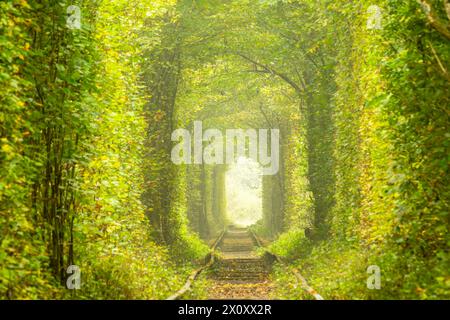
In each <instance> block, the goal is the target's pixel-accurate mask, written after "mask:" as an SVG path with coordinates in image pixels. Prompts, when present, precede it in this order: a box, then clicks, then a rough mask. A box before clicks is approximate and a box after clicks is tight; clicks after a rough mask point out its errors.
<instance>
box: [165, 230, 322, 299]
mask: <svg viewBox="0 0 450 320" xmlns="http://www.w3.org/2000/svg"><path fill="white" fill-rule="evenodd" d="M255 247H263V246H262V243H261V241H260V239H259V238H258V237H257V236H256V235H255V234H254V233H253V232H252V231H251V230H249V229H247V228H237V227H233V226H230V227H228V228H226V229H225V230H224V231H223V232H222V233H221V234H220V235H219V237H218V238H217V239H216V240H215V241H214V243H213V244H212V246H211V253H210V254H209V255H208V257H207V259H206V263H205V265H204V266H202V267H200V268H199V269H197V270H195V271H194V272H193V273H192V274H191V275H190V276H189V278H188V280H187V281H186V283H185V285H184V286H183V287H182V288H181V289H180V290H178V291H177V292H176V293H175V294H173V295H172V296H170V297H169V298H168V299H167V300H178V299H181V298H182V296H183V295H184V294H185V293H186V292H187V291H188V290H190V288H191V286H192V285H193V283H194V281H195V280H196V279H197V277H198V276H199V275H200V274H201V273H202V272H203V271H206V270H207V271H208V275H207V276H208V278H209V279H210V281H211V283H212V284H211V288H210V289H209V290H208V292H209V296H208V299H214V300H220V299H227V300H230V299H239V300H252V299H256V300H268V299H271V298H272V294H273V286H272V283H271V281H270V269H271V263H269V262H268V261H271V262H274V261H277V262H278V263H280V264H283V265H287V264H286V263H285V262H284V261H283V260H282V259H281V258H280V257H278V256H276V255H274V254H272V253H270V252H269V251H267V250H266V256H268V257H269V258H270V259H264V258H262V257H261V256H259V255H257V254H256V251H255ZM218 251H219V252H220V254H219V255H217V252H218ZM289 271H290V272H292V273H293V274H294V275H295V277H296V278H297V280H298V282H299V284H300V285H301V287H302V288H303V289H304V290H305V291H307V292H308V293H309V294H311V295H312V296H313V297H314V298H315V299H316V300H323V298H322V297H321V296H320V295H319V294H318V293H317V292H316V291H315V290H314V289H313V288H311V287H310V286H309V285H308V283H307V282H306V280H305V278H303V276H302V275H301V274H300V272H299V271H298V270H297V269H295V268H289Z"/></svg>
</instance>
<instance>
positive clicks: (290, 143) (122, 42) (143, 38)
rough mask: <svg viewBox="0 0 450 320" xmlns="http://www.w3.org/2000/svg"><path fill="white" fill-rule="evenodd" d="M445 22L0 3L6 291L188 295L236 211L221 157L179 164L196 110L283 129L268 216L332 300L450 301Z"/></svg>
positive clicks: (150, 5)
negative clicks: (179, 144) (180, 146)
mask: <svg viewBox="0 0 450 320" xmlns="http://www.w3.org/2000/svg"><path fill="white" fill-rule="evenodd" d="M71 5H76V6H78V7H79V8H80V12H81V13H82V15H81V28H80V29H77V28H69V27H68V22H67V21H68V7H69V6H71ZM371 5H372V6H373V5H376V6H378V8H380V10H381V12H382V19H381V21H380V28H375V29H371V28H368V20H369V21H370V20H371V19H374V18H376V15H375V16H374V15H373V11H369V12H368V9H369V6H371ZM372 9H373V8H372ZM71 14H73V13H71V12H69V15H71ZM449 35H450V4H449V2H448V1H447V0H428V1H425V0H421V1H404V0H403V1H402V0H389V1H387V0H386V1H384V0H377V1H375V0H374V1H372V2H371V3H368V2H367V1H362V0H356V1H355V0H354V1H329V0H319V1H317V0H314V1H312V0H260V1H250V0H227V1H219V0H208V1H197V0H194V1H191V0H189V1H188V0H171V1H167V0H165V1H162V0H161V1H159V0H158V1H154V0H113V1H89V2H86V1H67V0H62V1H53V0H51V1H38V0H6V1H2V2H0V88H1V89H2V94H1V96H0V108H1V109H0V110H1V112H0V169H1V170H0V236H1V245H0V246H1V249H0V279H1V281H0V296H1V297H2V298H4V299H37V298H83V299H106V298H108V299H110V298H112V299H114V298H118V299H123V298H126V299H161V298H165V297H167V296H168V295H170V294H171V293H173V292H174V291H175V290H177V289H179V287H180V286H181V285H182V284H183V282H184V280H185V279H186V277H187V275H188V274H189V272H190V271H192V268H193V267H194V266H195V265H196V264H198V263H201V262H202V258H203V257H204V256H205V255H206V254H207V253H208V248H207V243H209V242H210V240H211V239H214V238H215V236H216V235H217V234H218V233H219V232H220V231H221V230H222V229H223V227H224V225H226V224H227V223H229V222H232V221H230V216H233V215H230V214H227V212H226V208H227V206H226V200H227V199H226V194H227V193H226V190H225V188H226V181H225V180H226V171H227V170H228V169H229V167H228V166H227V165H225V164H215V165H211V164H195V165H181V166H177V165H175V164H174V163H172V161H171V150H172V148H173V146H174V143H175V142H174V141H172V133H173V131H174V130H175V129H177V128H186V129H189V130H191V131H192V130H193V126H194V121H202V124H203V130H206V129H217V130H221V131H224V130H225V129H230V128H243V129H249V128H268V129H270V128H276V129H279V130H280V137H281V140H280V170H279V171H278V173H277V174H275V175H272V176H264V177H263V178H262V192H261V193H262V194H261V201H262V214H263V219H262V220H261V221H259V222H258V224H257V226H255V227H254V229H255V230H257V231H258V232H259V233H261V234H263V235H264V236H265V237H267V238H270V239H271V240H273V241H274V242H273V244H272V245H271V247H270V248H271V250H272V251H274V252H275V253H277V254H279V255H281V256H284V257H286V258H287V259H288V260H289V261H290V262H291V263H292V266H294V267H298V268H299V269H300V270H301V272H302V274H303V275H304V276H305V278H307V279H308V282H309V283H310V285H311V286H312V287H314V288H315V289H316V290H317V291H318V292H320V293H321V294H322V295H323V296H324V297H325V298H327V299H440V298H441V299H442V298H450V296H449V286H450V276H449V273H448V270H449V266H450V264H449V254H448V248H449V244H450V239H449V230H448V228H449V212H450V208H449V187H448V185H449V184H450V181H449V172H448V171H449V168H448V165H449V158H448V155H449V151H450V150H449V138H450V135H449V133H448V124H449V106H450V102H449V93H448V92H449V90H448V88H449V81H450V76H449V73H448V68H449V65H450V44H449V41H450V37H449ZM70 265H77V266H79V267H80V268H81V270H82V289H81V290H67V289H66V288H65V285H66V280H67V277H68V276H69V274H68V273H67V268H68V266H70ZM371 265H377V266H379V267H380V269H381V275H382V288H381V290H369V289H368V288H367V286H366V280H367V277H368V276H369V275H368V274H367V271H366V270H367V268H368V267H369V266H371ZM274 276H275V279H276V283H277V286H278V293H279V296H280V297H282V298H286V299H298V298H308V296H307V295H306V294H305V293H304V292H303V291H302V289H301V288H300V287H298V286H296V285H295V281H296V280H295V279H293V278H291V277H290V276H289V274H288V273H287V272H286V270H285V269H279V270H277V271H276V272H275V275H274ZM205 285H206V283H204V282H203V283H199V285H198V286H196V290H195V291H194V292H193V293H191V294H190V296H189V297H192V298H198V297H204V296H205V291H204V286H205Z"/></svg>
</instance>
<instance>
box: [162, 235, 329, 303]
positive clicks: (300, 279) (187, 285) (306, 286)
mask: <svg viewBox="0 0 450 320" xmlns="http://www.w3.org/2000/svg"><path fill="white" fill-rule="evenodd" d="M227 232H228V227H226V228H224V230H223V231H222V232H221V233H220V235H219V236H218V237H217V239H216V240H215V241H214V243H213V244H212V245H211V247H210V250H211V251H210V253H209V254H208V255H207V256H206V258H205V264H204V265H203V266H201V267H200V268H198V269H196V270H194V271H193V272H192V273H191V274H190V276H189V277H188V279H187V281H186V283H185V284H184V285H183V287H182V288H181V289H180V290H178V291H177V292H176V293H174V294H173V295H171V296H170V297H168V298H167V299H166V300H179V299H181V297H182V296H183V295H184V294H185V293H186V292H187V291H189V290H190V289H191V287H192V285H193V283H194V281H195V280H196V279H197V277H198V276H199V275H200V274H201V273H202V272H203V271H204V270H206V269H208V268H210V267H211V266H212V265H213V264H214V263H215V262H216V255H215V250H216V249H217V247H218V246H219V245H220V244H221V242H222V240H223V239H224V236H225V234H226V233H227ZM248 232H249V234H250V237H251V238H252V239H253V240H254V243H255V244H256V245H257V246H258V247H261V248H264V251H265V254H266V255H267V256H268V257H270V260H271V261H272V262H273V261H276V262H278V263H279V264H281V265H283V266H285V267H289V266H288V263H287V262H285V261H284V260H283V259H282V258H281V257H279V256H278V255H276V254H274V253H272V252H270V251H269V250H267V249H266V248H265V247H264V245H263V243H262V241H261V240H260V239H259V238H258V236H257V235H256V234H255V233H254V232H253V231H252V230H251V229H248ZM289 270H291V271H292V273H293V274H294V276H295V277H296V279H297V281H298V282H299V284H300V285H301V287H302V289H303V290H305V291H306V292H307V293H309V294H310V295H312V296H313V297H314V298H315V299H316V300H324V299H323V297H322V296H321V295H320V294H319V293H317V291H316V290H314V288H312V287H311V286H310V285H309V284H308V282H307V281H306V279H305V278H304V277H303V276H302V275H301V273H300V272H299V271H298V269H296V268H293V267H289Z"/></svg>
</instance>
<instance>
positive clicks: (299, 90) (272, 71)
mask: <svg viewBox="0 0 450 320" xmlns="http://www.w3.org/2000/svg"><path fill="white" fill-rule="evenodd" d="M234 54H236V55H238V56H239V57H241V58H243V59H244V60H247V61H248V62H251V63H253V64H254V65H256V66H258V67H260V68H262V69H263V72H264V73H270V74H273V75H275V76H277V77H279V78H280V79H282V80H284V81H285V82H286V83H288V84H289V85H290V86H291V87H292V88H294V89H295V91H296V92H297V93H298V94H302V93H303V92H304V89H303V88H301V87H300V86H299V85H298V84H297V83H296V82H295V81H293V80H292V79H291V78H289V77H288V76H287V75H286V74H284V73H281V72H279V71H277V70H275V69H274V68H272V67H271V66H268V65H266V64H263V63H261V62H259V61H256V60H254V59H252V58H250V57H248V56H247V55H245V54H242V53H240V52H234ZM259 72H261V71H259Z"/></svg>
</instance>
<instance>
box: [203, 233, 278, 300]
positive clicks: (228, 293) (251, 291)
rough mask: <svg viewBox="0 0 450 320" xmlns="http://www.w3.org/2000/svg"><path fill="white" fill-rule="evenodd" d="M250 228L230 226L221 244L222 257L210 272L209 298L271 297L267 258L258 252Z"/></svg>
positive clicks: (246, 298) (241, 298)
mask: <svg viewBox="0 0 450 320" xmlns="http://www.w3.org/2000/svg"><path fill="white" fill-rule="evenodd" d="M255 245H256V244H255V243H254V240H253V238H252V237H251V235H250V233H249V231H248V230H247V229H243V228H230V229H229V230H228V231H227V233H226V234H225V235H224V238H223V240H222V243H221V245H220V247H219V248H220V251H221V252H220V256H221V258H220V260H219V262H218V263H217V264H216V265H215V267H214V269H213V270H212V272H210V274H209V278H210V281H211V282H212V287H211V289H210V290H209V295H208V299H213V300H221V299H239V300H254V299H258V300H268V299H271V298H272V294H273V285H272V282H271V280H270V276H269V270H268V267H267V265H266V264H265V262H264V260H263V259H262V258H261V257H259V256H258V255H257V254H256V252H255Z"/></svg>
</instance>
